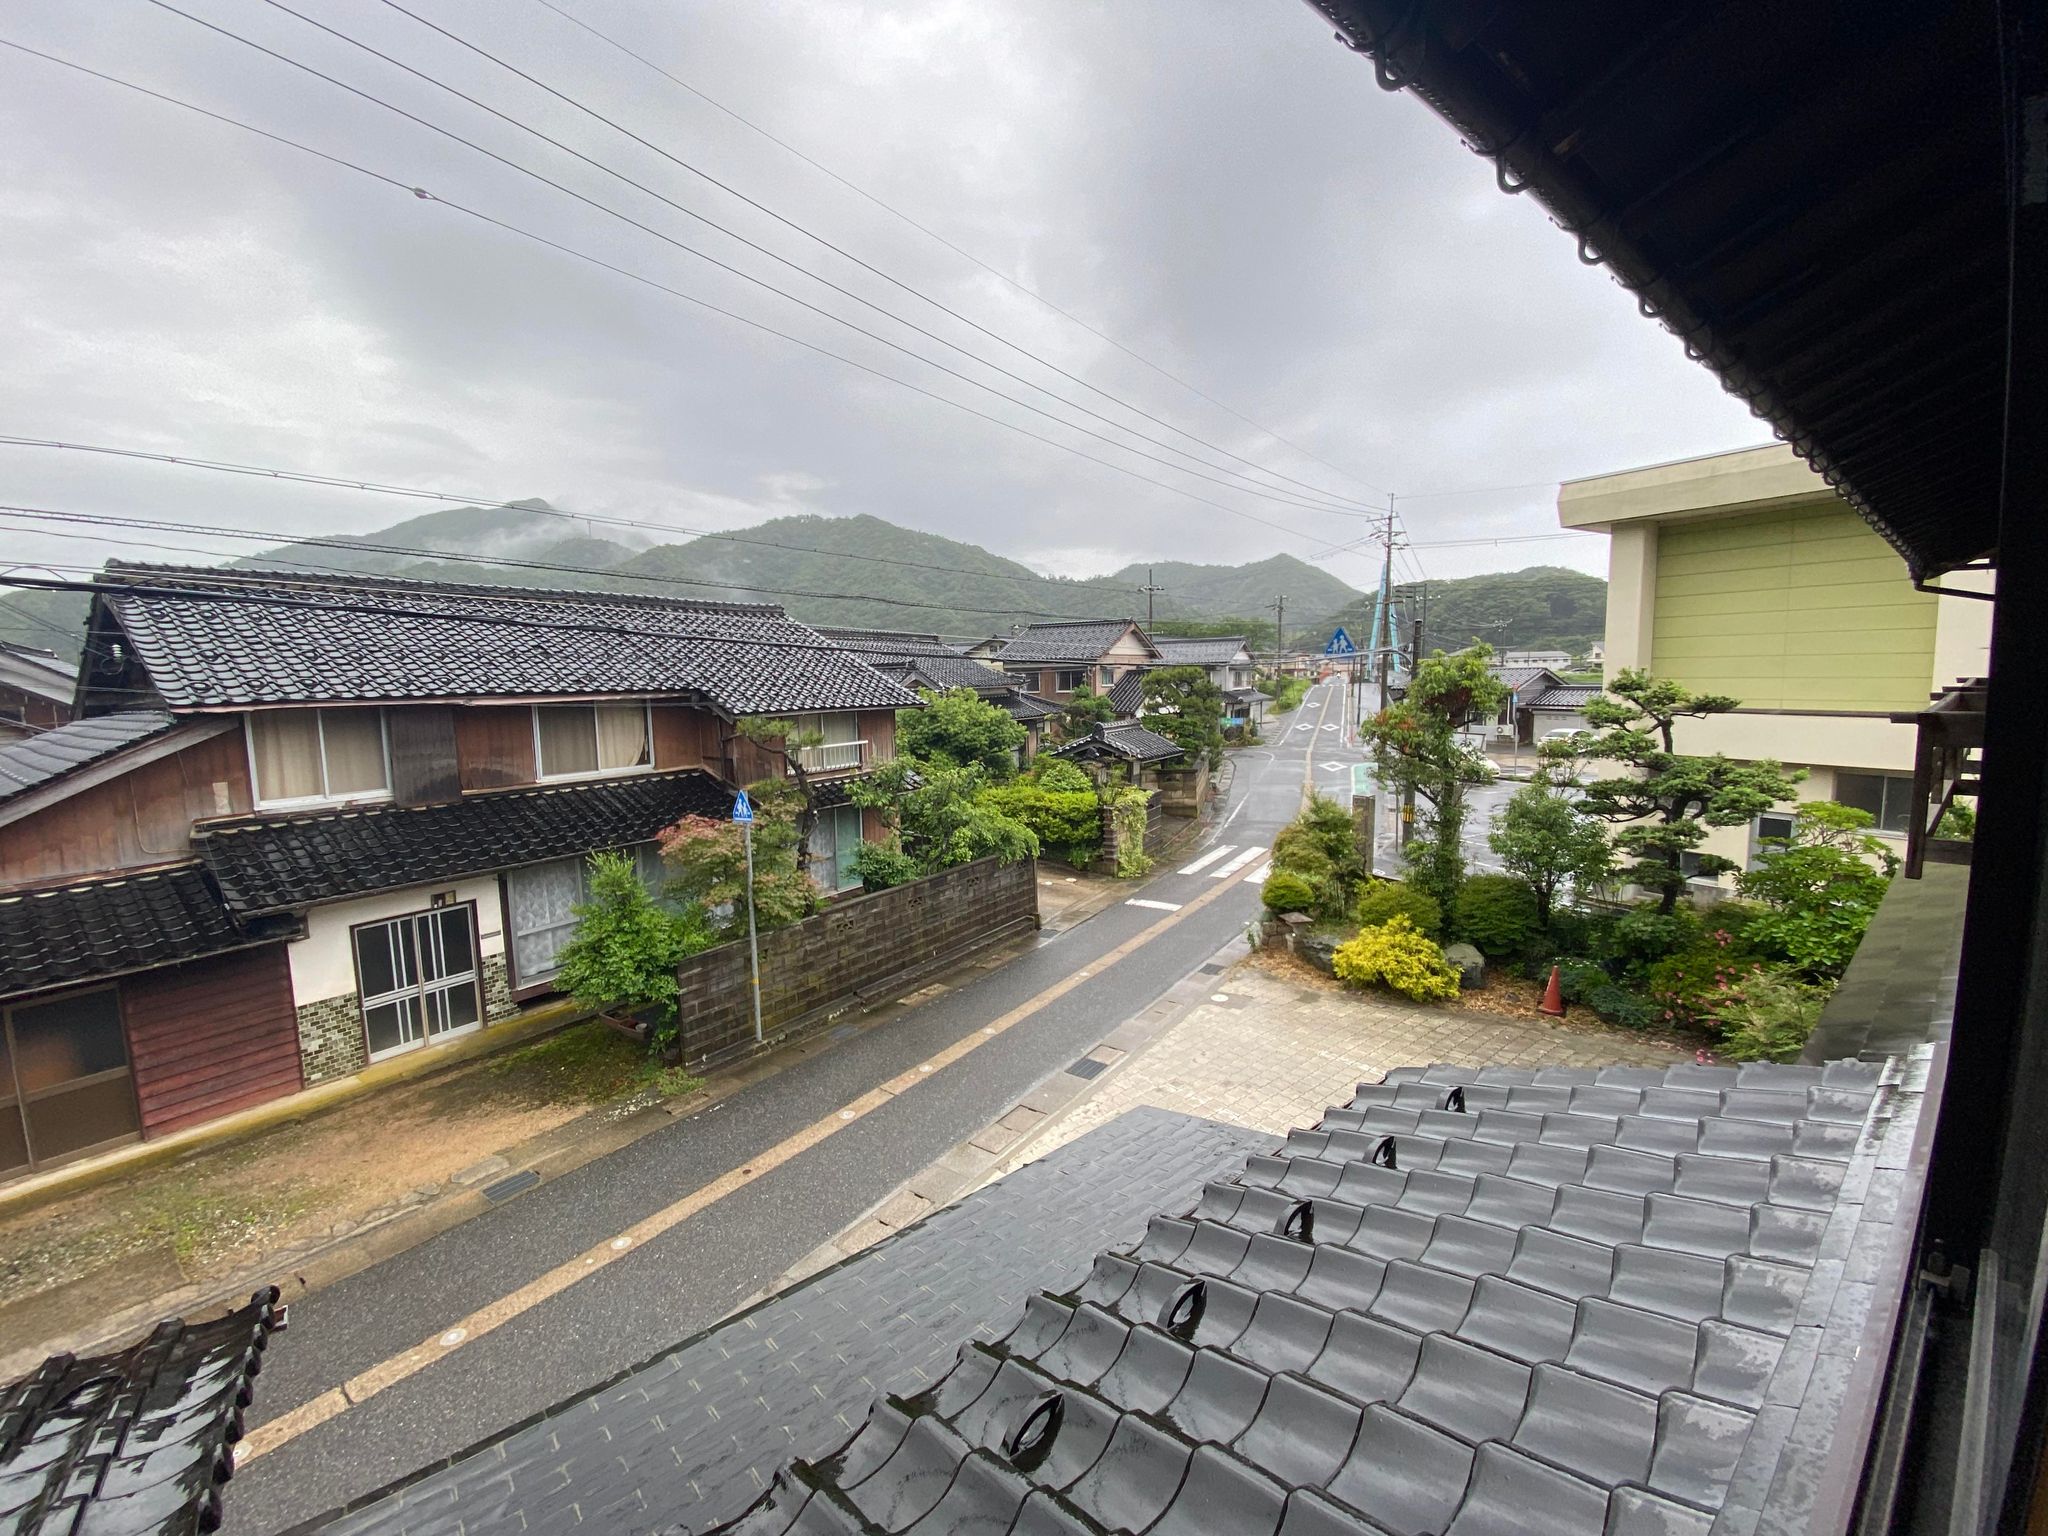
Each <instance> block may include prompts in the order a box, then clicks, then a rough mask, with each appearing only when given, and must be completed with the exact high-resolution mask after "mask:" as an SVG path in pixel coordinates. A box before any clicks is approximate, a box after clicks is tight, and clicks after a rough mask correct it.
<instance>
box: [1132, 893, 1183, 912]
mask: <svg viewBox="0 0 2048 1536" xmlns="http://www.w3.org/2000/svg"><path fill="white" fill-rule="evenodd" d="M1124 905H1125V906H1127V907H1150V908H1151V909H1152V910H1153V911H1155V912H1178V911H1179V910H1180V903H1179V902H1177V901H1148V900H1146V899H1145V898H1144V897H1143V896H1133V897H1132V898H1131V899H1130V900H1129V901H1127V902H1125V903H1124Z"/></svg>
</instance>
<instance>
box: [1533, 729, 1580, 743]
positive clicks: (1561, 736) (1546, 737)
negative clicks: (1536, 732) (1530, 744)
mask: <svg viewBox="0 0 2048 1536" xmlns="http://www.w3.org/2000/svg"><path fill="white" fill-rule="evenodd" d="M1584 734H1585V733H1584V732H1583V731H1580V730H1577V729H1574V728H1573V727H1571V726H1569V725H1561V726H1559V727H1558V728H1557V729H1556V730H1554V731H1545V732H1544V733H1543V734H1542V735H1541V736H1539V737H1537V738H1536V740H1537V743H1538V744H1539V745H1545V744H1548V743H1550V742H1553V741H1570V740H1572V739H1573V738H1574V737H1577V736H1582V735H1584Z"/></svg>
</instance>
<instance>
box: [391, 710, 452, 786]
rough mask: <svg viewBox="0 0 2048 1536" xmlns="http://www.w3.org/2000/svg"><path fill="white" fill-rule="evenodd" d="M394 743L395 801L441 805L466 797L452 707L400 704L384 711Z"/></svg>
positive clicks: (392, 770) (392, 776)
mask: <svg viewBox="0 0 2048 1536" xmlns="http://www.w3.org/2000/svg"><path fill="white" fill-rule="evenodd" d="M384 725H385V729H386V731H387V732H388V733H389V734H390V740H391V798H392V799H394V800H396V801H397V802H398V803H399V804H400V805H438V804H440V803H442V802H443V801H448V800H454V799H457V798H458V797H459V796H460V795H461V794H462V775H461V772H460V770H459V769H458V767H457V756H456V749H455V708H454V706H453V705H451V704H398V705H394V706H392V707H391V708H388V709H386V710H385V711H384Z"/></svg>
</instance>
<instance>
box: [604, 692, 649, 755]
mask: <svg viewBox="0 0 2048 1536" xmlns="http://www.w3.org/2000/svg"><path fill="white" fill-rule="evenodd" d="M647 761H648V756H647V711H646V709H645V708H644V707H643V706H641V705H639V704H600V705H599V706H598V707H597V766H598V767H600V768H641V767H645V766H646V764H647Z"/></svg>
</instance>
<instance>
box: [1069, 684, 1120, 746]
mask: <svg viewBox="0 0 2048 1536" xmlns="http://www.w3.org/2000/svg"><path fill="white" fill-rule="evenodd" d="M1115 718H1116V706H1115V705H1114V704H1112V703H1110V702H1109V698H1108V696H1107V695H1106V694H1100V693H1097V692H1096V691H1095V690H1094V689H1093V688H1090V687H1089V686H1087V684H1085V683H1084V684H1082V685H1081V686H1080V687H1079V688H1076V689H1075V690H1074V696H1073V697H1072V698H1070V699H1069V700H1067V706H1066V708H1065V709H1064V710H1062V711H1061V712H1060V739H1061V740H1062V741H1073V740H1075V739H1077V738H1079V737H1082V736H1086V735H1087V734H1088V733H1089V732H1090V731H1092V730H1094V729H1095V727H1096V726H1097V725H1099V724H1101V723H1102V722H1103V721H1104V720H1114V719H1115Z"/></svg>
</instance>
